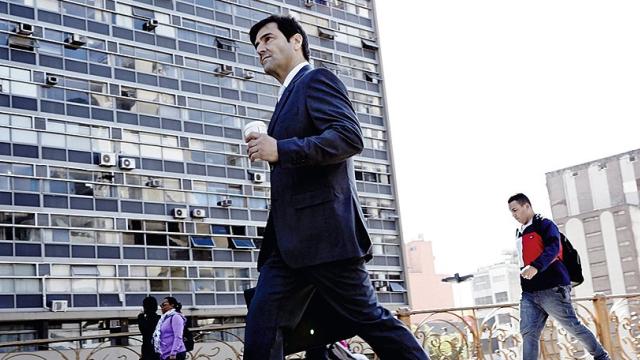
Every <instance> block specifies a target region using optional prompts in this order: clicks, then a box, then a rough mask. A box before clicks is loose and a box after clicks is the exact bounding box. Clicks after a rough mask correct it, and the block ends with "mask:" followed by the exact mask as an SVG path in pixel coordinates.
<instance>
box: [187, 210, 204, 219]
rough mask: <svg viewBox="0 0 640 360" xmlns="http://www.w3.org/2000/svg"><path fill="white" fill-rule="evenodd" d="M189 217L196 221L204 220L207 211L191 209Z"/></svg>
mask: <svg viewBox="0 0 640 360" xmlns="http://www.w3.org/2000/svg"><path fill="white" fill-rule="evenodd" d="M191 217H193V218H198V219H202V218H206V217H207V211H206V210H205V209H193V210H191Z"/></svg>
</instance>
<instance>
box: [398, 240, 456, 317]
mask: <svg viewBox="0 0 640 360" xmlns="http://www.w3.org/2000/svg"><path fill="white" fill-rule="evenodd" d="M432 245H433V244H432V243H431V241H424V240H414V241H410V242H408V243H407V244H406V245H405V249H406V264H407V269H406V274H407V280H408V283H409V305H410V306H411V309H413V310H428V309H446V308H452V307H454V302H453V288H452V287H453V286H456V285H455V284H454V285H452V284H451V283H445V282H442V279H443V278H445V277H446V276H447V275H443V274H438V273H436V269H435V263H434V262H435V257H434V255H433V246H432ZM426 317H427V315H414V316H412V317H411V321H413V322H414V323H416V324H419V323H420V322H421V321H422V320H424V319H425V318H426Z"/></svg>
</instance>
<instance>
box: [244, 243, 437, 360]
mask: <svg viewBox="0 0 640 360" xmlns="http://www.w3.org/2000/svg"><path fill="white" fill-rule="evenodd" d="M309 285H311V286H313V287H315V289H316V292H317V293H318V294H319V295H321V296H323V297H324V299H325V300H326V301H327V302H328V303H329V304H330V306H331V309H327V310H328V311H337V312H338V313H339V314H340V315H342V316H343V317H344V318H346V319H347V320H348V322H349V323H351V324H352V326H353V328H354V329H355V332H356V334H358V335H359V336H360V337H361V338H362V339H364V340H365V341H366V342H367V343H368V344H369V345H370V346H371V348H372V349H373V351H375V353H376V354H377V355H378V357H380V359H381V360H404V359H406V360H428V359H429V357H428V355H427V354H426V353H425V351H424V349H422V347H421V346H420V344H419V343H418V341H417V340H416V338H415V337H414V336H413V334H411V332H410V331H409V330H408V329H407V328H406V327H405V326H404V325H403V324H402V323H401V322H400V321H399V320H397V319H396V318H394V317H393V315H392V314H391V313H390V312H389V310H387V309H385V308H383V307H381V306H380V305H379V304H378V301H377V298H376V294H375V291H374V289H373V286H372V285H371V281H370V279H369V273H368V272H367V270H366V269H365V267H364V260H363V259H360V258H358V259H349V260H341V261H336V262H331V263H326V264H321V265H314V266H309V267H303V268H298V269H292V268H290V267H289V266H287V264H285V262H284V261H283V260H282V258H281V257H280V255H279V253H278V252H274V253H273V254H272V255H271V256H270V257H269V259H267V261H266V262H265V264H264V265H263V266H262V268H261V270H260V276H259V278H258V284H257V287H256V292H255V295H254V297H253V299H252V300H251V304H250V306H249V312H248V314H247V326H246V329H245V347H244V349H245V350H244V360H265V359H269V360H282V359H284V353H283V336H282V325H283V324H282V323H283V322H284V321H285V320H283V319H285V318H290V317H291V316H290V312H292V311H299V312H302V311H304V309H291V308H290V307H289V306H287V305H288V301H289V300H290V298H291V297H292V294H295V293H296V292H297V291H299V290H301V289H304V288H306V287H308V286H309Z"/></svg>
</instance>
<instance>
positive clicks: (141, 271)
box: [129, 266, 147, 277]
mask: <svg viewBox="0 0 640 360" xmlns="http://www.w3.org/2000/svg"><path fill="white" fill-rule="evenodd" d="M129 276H131V277H145V276H147V273H146V269H145V267H144V266H129Z"/></svg>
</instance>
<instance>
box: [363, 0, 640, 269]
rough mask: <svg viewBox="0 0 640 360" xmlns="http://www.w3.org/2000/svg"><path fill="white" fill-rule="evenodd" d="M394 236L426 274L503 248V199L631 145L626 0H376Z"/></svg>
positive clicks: (639, 114) (542, 192)
mask: <svg viewBox="0 0 640 360" xmlns="http://www.w3.org/2000/svg"><path fill="white" fill-rule="evenodd" d="M375 4H376V12H377V15H376V16H377V21H378V28H379V37H380V39H379V41H380V52H381V56H382V66H383V77H384V80H383V81H384V84H385V88H386V95H387V97H386V101H387V109H388V112H389V126H390V137H391V143H392V145H391V146H392V148H393V158H394V160H393V161H394V163H395V165H394V166H395V171H396V172H395V175H396V183H397V185H398V196H399V198H398V199H399V206H400V216H401V222H402V230H403V237H404V240H405V242H406V241H410V240H413V239H417V238H418V234H423V235H424V239H425V240H429V241H432V242H433V249H434V254H435V257H436V271H437V272H439V273H442V274H452V273H455V272H460V273H469V272H473V271H475V270H476V269H477V268H478V267H480V266H486V265H490V264H493V263H496V262H499V261H501V259H502V256H501V252H502V251H504V250H513V248H514V247H515V240H514V233H515V228H516V227H517V226H518V224H517V223H516V222H515V220H514V219H513V218H512V217H511V215H510V213H509V210H508V206H507V202H506V201H507V199H508V197H509V196H510V195H512V194H514V193H517V192H524V193H525V194H527V195H528V196H529V197H530V199H531V201H532V204H533V208H534V210H535V211H536V212H539V213H542V214H543V215H545V216H548V217H551V211H550V206H549V198H548V193H547V188H546V177H545V174H546V173H547V172H551V171H554V170H558V169H562V168H565V167H569V166H573V165H578V164H581V163H585V162H589V161H592V160H596V159H599V158H603V157H606V156H611V155H615V154H618V153H622V152H626V151H629V150H633V149H637V148H640V21H638V19H637V18H638V15H639V14H640V2H638V1H606V2H604V1H565V0H562V1H558V0H553V1H549V0H539V1H518V0H508V1H495V0H483V1H477V0H471V1H469V0H454V1H447V0H441V1H399V0H376V2H375Z"/></svg>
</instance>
